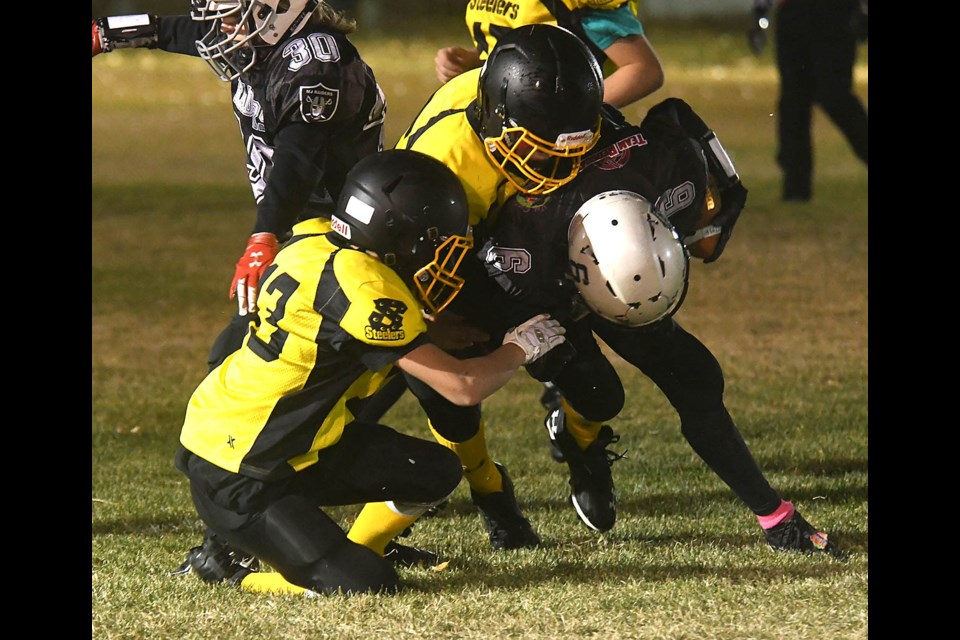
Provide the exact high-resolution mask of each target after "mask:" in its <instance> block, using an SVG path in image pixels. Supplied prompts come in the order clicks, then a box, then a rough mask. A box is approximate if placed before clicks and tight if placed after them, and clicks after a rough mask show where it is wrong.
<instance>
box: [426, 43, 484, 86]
mask: <svg viewBox="0 0 960 640" xmlns="http://www.w3.org/2000/svg"><path fill="white" fill-rule="evenodd" d="M433 62H434V65H435V68H436V73H437V80H439V81H440V82H441V83H444V82H447V81H448V80H452V79H453V78H456V77H457V76H458V75H460V74H461V73H463V72H464V71H470V69H476V68H477V67H479V66H480V51H479V50H477V48H476V47H474V48H473V49H464V48H463V47H444V48H442V49H438V50H437V55H436V57H434V60H433Z"/></svg>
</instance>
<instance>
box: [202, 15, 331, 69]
mask: <svg viewBox="0 0 960 640" xmlns="http://www.w3.org/2000/svg"><path fill="white" fill-rule="evenodd" d="M319 4H320V1H319V0H235V1H234V2H212V1H207V0H190V16H191V17H192V18H193V19H194V20H196V21H199V22H208V23H209V24H210V28H209V29H207V31H206V33H205V34H204V36H203V37H202V38H201V39H200V40H197V52H198V53H199V54H200V57H201V58H203V59H204V60H206V61H207V64H209V65H210V67H211V68H212V69H213V71H214V72H215V73H216V74H217V76H219V77H220V79H221V80H226V81H231V80H235V79H236V78H238V77H240V75H241V74H243V73H246V72H247V71H249V70H250V68H251V67H253V65H254V64H255V63H256V61H257V50H256V47H257V46H268V47H272V46H273V45H275V44H277V43H278V42H280V40H281V39H283V38H285V37H286V36H290V35H293V34H295V33H297V32H298V31H300V30H301V29H302V28H303V27H304V25H305V24H306V23H307V20H308V19H309V18H310V15H311V14H312V13H313V11H314V9H316V8H317V5H319ZM225 23H226V24H227V25H231V28H230V29H228V30H227V32H224V31H222V30H221V28H220V27H221V26H223V25H224V24H225Z"/></svg>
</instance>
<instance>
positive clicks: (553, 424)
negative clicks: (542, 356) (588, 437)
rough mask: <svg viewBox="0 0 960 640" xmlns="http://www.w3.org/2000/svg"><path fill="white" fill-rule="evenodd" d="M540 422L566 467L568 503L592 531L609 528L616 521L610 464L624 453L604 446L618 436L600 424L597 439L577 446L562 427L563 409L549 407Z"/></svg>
mask: <svg viewBox="0 0 960 640" xmlns="http://www.w3.org/2000/svg"><path fill="white" fill-rule="evenodd" d="M544 425H545V426H546V428H547V433H548V434H549V435H550V447H551V451H553V450H554V449H555V450H556V451H559V452H560V455H561V456H562V458H561V459H562V460H563V461H565V462H566V463H567V466H568V467H569V469H570V503H571V504H572V505H573V508H574V509H575V510H576V512H577V515H578V516H580V520H582V521H583V523H584V524H585V525H587V526H588V527H590V528H591V529H593V530H594V531H599V532H601V533H603V532H604V531H609V530H610V529H612V528H613V525H614V524H615V523H616V521H617V498H616V492H615V490H614V487H613V474H612V473H611V471H610V466H611V465H612V464H613V463H614V462H616V461H617V460H620V459H621V458H624V457H626V453H616V452H614V451H609V450H608V449H607V447H608V446H610V445H611V444H613V443H615V442H618V441H619V440H620V436H619V435H617V434H615V433H614V432H613V429H611V428H610V427H609V426H607V425H603V426H602V427H600V432H599V433H598V434H597V439H596V440H594V441H593V442H592V443H590V446H589V447H587V448H586V449H581V448H580V445H578V444H577V441H576V440H574V439H573V436H572V435H570V432H569V431H567V429H566V425H565V420H564V413H563V409H557V410H555V411H552V412H551V413H550V415H548V416H547V419H546V420H545V421H544ZM554 459H557V456H554Z"/></svg>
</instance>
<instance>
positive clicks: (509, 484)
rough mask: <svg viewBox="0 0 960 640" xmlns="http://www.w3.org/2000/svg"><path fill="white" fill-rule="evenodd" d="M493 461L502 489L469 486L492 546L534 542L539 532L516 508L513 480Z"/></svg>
mask: <svg viewBox="0 0 960 640" xmlns="http://www.w3.org/2000/svg"><path fill="white" fill-rule="evenodd" d="M494 465H495V466H496V467H497V469H498V470H499V471H500V475H501V476H502V477H503V491H497V492H495V493H485V494H480V493H476V492H474V491H473V489H471V490H470V498H471V499H472V500H473V504H475V505H476V506H477V509H479V510H480V517H481V519H482V520H483V526H484V528H485V529H486V530H487V534H488V535H489V536H490V546H492V547H493V548H494V549H519V548H521V547H536V546H538V545H539V544H540V536H538V535H537V533H536V532H535V531H534V530H533V527H532V526H530V521H529V520H527V519H526V518H525V517H524V515H523V513H521V512H520V506H519V505H518V504H517V497H516V495H515V494H514V492H513V481H512V480H510V476H508V475H507V470H506V468H505V467H504V466H503V465H502V464H500V463H499V462H494Z"/></svg>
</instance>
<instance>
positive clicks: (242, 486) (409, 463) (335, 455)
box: [175, 422, 463, 593]
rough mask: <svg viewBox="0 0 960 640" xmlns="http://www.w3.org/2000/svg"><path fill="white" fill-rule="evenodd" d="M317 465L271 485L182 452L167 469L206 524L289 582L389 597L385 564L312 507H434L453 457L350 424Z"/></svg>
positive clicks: (449, 482)
mask: <svg viewBox="0 0 960 640" xmlns="http://www.w3.org/2000/svg"><path fill="white" fill-rule="evenodd" d="M318 458H319V459H318V461H317V462H316V464H313V465H311V466H310V467H307V468H306V469H303V470H302V471H299V472H297V473H295V474H293V476H292V477H288V478H285V479H283V480H280V481H277V482H262V481H259V480H255V479H253V478H249V477H247V476H241V475H238V474H235V473H231V472H229V471H225V470H223V469H220V468H219V467H217V466H215V465H213V464H211V463H209V462H207V461H206V460H203V459H202V458H200V457H198V456H196V455H194V454H192V453H190V452H189V451H187V450H186V449H184V448H183V447H180V449H179V451H178V452H177V456H176V460H175V463H176V466H177V468H178V469H179V470H180V471H181V472H183V473H184V474H186V475H187V477H189V478H190V489H191V494H192V496H193V501H194V505H195V506H196V509H197V513H198V514H199V515H200V518H201V519H202V520H203V522H204V523H205V524H206V526H207V527H208V528H209V529H210V530H211V531H212V532H213V533H215V534H216V535H217V536H218V537H219V538H221V539H223V540H225V541H226V542H227V543H228V544H230V545H231V546H234V547H236V548H237V549H240V550H241V551H244V552H246V553H249V554H252V555H255V556H256V557H257V558H259V559H260V560H261V561H263V562H266V563H267V564H269V565H270V566H271V567H273V568H274V569H275V570H277V571H278V572H280V574H281V575H282V576H283V577H284V578H285V579H287V580H288V581H290V582H292V583H294V584H296V585H299V586H301V587H304V588H307V589H311V590H314V591H318V592H321V593H333V592H336V591H337V590H343V591H344V592H354V593H359V592H367V591H371V592H381V591H382V592H390V591H394V590H396V588H397V585H398V581H397V575H396V572H395V571H394V569H393V567H392V565H391V564H390V563H389V562H387V561H386V560H384V559H383V558H382V557H380V556H379V555H378V554H377V553H376V552H374V551H372V550H370V549H368V548H366V547H364V546H362V545H358V544H356V543H354V542H352V541H350V540H349V539H348V538H347V536H346V533H345V532H344V531H343V530H342V529H341V528H340V526H339V525H338V524H337V523H336V522H334V521H333V520H332V519H331V518H330V517H329V516H328V515H327V514H325V513H324V512H323V511H322V510H321V509H320V507H324V506H335V505H351V504H363V503H367V502H383V501H387V500H392V501H397V502H412V503H437V502H440V501H441V500H443V499H445V498H446V497H447V496H449V495H450V494H451V493H452V492H453V491H454V490H455V489H456V487H457V485H458V484H459V483H460V480H461V478H462V476H463V471H462V469H461V467H460V461H459V459H458V458H457V456H456V455H455V454H454V453H453V452H452V451H450V450H449V449H447V448H445V447H443V446H441V445H439V444H437V443H436V442H432V441H427V440H421V439H419V438H414V437H411V436H407V435H404V434H401V433H398V432H397V431H395V430H393V429H391V428H389V427H386V426H383V425H379V424H365V423H358V422H352V423H350V424H348V425H347V427H346V428H345V429H344V432H343V436H342V437H341V439H340V441H339V442H338V443H337V444H335V445H333V446H331V447H328V448H326V449H323V450H321V451H320V452H319V456H318Z"/></svg>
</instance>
